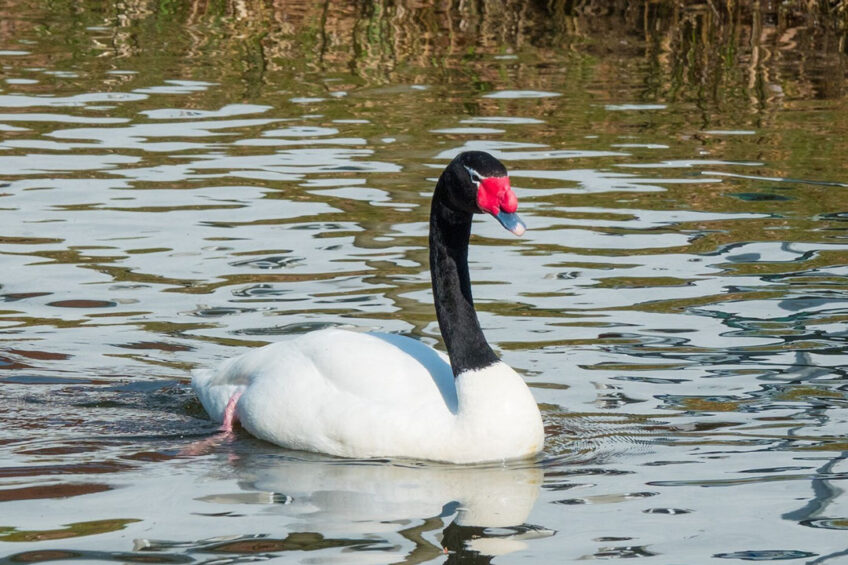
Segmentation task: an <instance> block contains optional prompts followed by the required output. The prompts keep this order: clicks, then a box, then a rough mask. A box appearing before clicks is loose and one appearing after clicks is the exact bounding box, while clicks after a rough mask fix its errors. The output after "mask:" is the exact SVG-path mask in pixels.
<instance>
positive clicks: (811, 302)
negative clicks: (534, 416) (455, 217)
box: [0, 0, 848, 563]
mask: <svg viewBox="0 0 848 565" xmlns="http://www.w3.org/2000/svg"><path fill="white" fill-rule="evenodd" d="M425 4H426V5H421V6H417V5H416V6H413V5H407V4H402V5H401V4H396V3H391V2H371V3H360V4H355V5H347V4H342V3H328V4H326V5H324V4H314V3H310V2H282V3H275V4H273V5H271V4H268V3H241V2H220V3H199V2H185V3H170V2H158V1H154V0H144V1H139V2H129V3H116V4H112V5H109V6H105V7H104V6H102V5H101V4H100V3H90V2H62V1H60V2H53V3H51V5H50V6H49V7H45V6H41V5H40V4H37V3H28V2H19V1H15V2H11V3H7V4H6V5H3V6H0V15H2V17H0V265H2V270H0V273H1V274H0V395H2V399H3V410H2V413H3V414H4V416H3V426H2V431H0V551H1V553H0V563H20V562H42V561H69V560H75V561H92V562H96V561H119V562H139V561H144V562H162V563H192V562H207V561H226V562H241V561H256V560H266V559H272V558H278V559H285V560H287V561H292V562H317V561H322V562H324V561H346V562H347V561H356V562H363V561H367V562H369V563H377V562H379V563H394V562H413V563H421V562H460V561H461V562H468V561H470V562H481V563H487V562H502V563H503V562H510V560H515V559H525V558H529V559H535V560H538V561H539V562H542V563H547V562H562V561H563V559H565V560H566V561H575V560H578V559H615V558H629V559H636V560H637V561H638V560H642V561H646V562H647V561H648V560H651V561H656V560H658V559H659V560H660V561H662V562H681V563H684V562H685V563H703V562H706V561H707V560H717V559H723V560H783V559H794V560H802V561H803V562H809V563H838V562H840V560H844V559H845V558H846V555H848V554H846V550H845V543H844V531H845V530H846V528H848V506H847V505H846V499H845V496H844V493H843V491H844V487H843V484H844V481H845V479H846V476H848V464H846V459H848V456H846V453H848V443H847V442H846V439H845V438H846V435H848V411H847V410H848V381H846V373H845V369H844V367H845V366H846V365H848V358H846V354H845V340H846V331H845V329H844V328H845V322H846V321H848V309H846V307H845V305H844V304H845V299H846V291H845V288H846V276H848V240H846V234H845V230H846V225H845V219H846V217H848V210H846V208H845V204H844V203H845V196H844V190H845V188H846V186H848V165H846V161H845V159H844V157H843V156H844V155H845V154H846V153H848V143H846V140H848V135H847V134H848V122H846V116H848V108H847V107H846V96H845V84H846V73H845V69H846V68H847V67H846V60H845V58H846V43H845V31H846V28H848V26H846V24H848V21H846V19H845V17H846V12H845V10H844V9H842V8H840V7H839V6H834V7H830V5H828V6H825V5H824V4H822V5H821V6H818V5H817V6H813V4H812V3H808V4H806V5H802V4H793V3H780V4H774V5H772V4H753V5H750V6H749V5H748V4H744V3H743V4H744V5H738V4H733V5H731V6H730V7H729V8H728V7H725V6H718V5H717V4H716V5H713V4H709V5H702V4H695V3H683V2H679V3H648V4H638V5H636V4H633V5H631V4H628V3H620V4H611V5H606V4H604V5H601V3H597V2H580V3H563V2H548V3H529V4H528V3H525V2H511V1H510V2H504V3H486V2H484V3H470V4H467V3H461V4H457V5H456V6H451V7H450V9H447V8H445V7H443V6H441V5H438V4H432V5H431V4H427V3H425ZM822 10H823V11H822ZM465 149H484V150H486V151H490V152H492V153H494V154H495V155H497V156H498V157H499V158H501V159H502V160H503V161H504V162H505V164H506V165H507V166H508V167H509V169H510V171H511V177H512V179H513V184H514V186H515V188H516V192H517V194H518V196H519V199H520V202H521V210H522V211H521V213H522V216H523V217H524V219H525V221H526V222H527V224H528V227H529V231H528V233H527V234H526V235H525V237H524V238H522V239H506V238H505V237H504V234H502V233H501V230H500V228H499V227H498V226H496V225H494V224H493V223H491V222H484V221H481V222H479V223H476V224H475V226H474V231H475V237H474V240H473V244H472V249H471V252H470V255H471V257H470V258H471V268H472V278H473V280H474V283H475V298H476V300H477V303H478V309H479V311H480V319H481V323H482V325H483V328H484V330H485V331H486V334H487V336H488V338H489V340H490V341H491V342H492V344H493V346H494V347H495V348H496V349H497V351H498V352H499V353H500V354H501V355H502V356H503V357H504V359H505V360H506V361H507V362H508V363H509V364H510V365H512V366H513V367H515V368H516V369H517V370H518V371H520V372H521V373H522V374H523V375H524V376H525V377H526V379H527V381H528V383H529V384H530V386H531V387H532V390H533V392H534V395H535V396H536V398H537V400H538V401H539V402H540V405H541V406H542V409H543V415H544V418H545V423H546V429H547V443H546V449H545V453H544V454H543V455H542V456H541V457H540V459H539V460H538V461H534V462H524V463H522V464H515V465H506V466H502V467H497V466H496V467H471V468H455V467H444V466H438V465H425V464H418V463H414V462H404V461H355V462H350V461H340V460H332V459H327V458H324V457H320V456H308V455H305V454H296V453H290V452H283V451H281V450H279V449H277V448H274V447H272V446H268V445H265V444H262V443H261V442H258V441H255V440H253V439H251V438H250V437H248V436H247V435H245V434H237V435H235V436H233V437H220V436H218V435H216V434H215V425H214V424H212V423H211V422H209V421H208V420H207V419H206V417H205V414H204V412H203V410H202V408H201V407H200V406H199V404H198V403H197V401H196V400H195V399H194V398H193V395H192V394H191V392H190V390H189V389H188V387H187V385H186V382H187V378H188V374H189V371H190V370H191V369H192V368H195V367H199V366H209V365H212V364H216V363H217V362H218V361H219V360H220V359H222V358H225V357H227V356H231V355H234V354H236V353H239V352H242V351H243V350H244V349H245V348H246V347H251V346H255V345H259V344H262V343H265V342H267V341H270V340H273V339H276V338H278V337H279V336H285V335H289V334H293V333H300V332H303V331H309V330H311V329H318V328H322V327H327V326H335V325H341V326H346V327H355V328H360V329H368V330H376V331H383V332H396V333H403V334H407V335H414V336H415V337H417V338H419V339H422V340H423V341H425V342H426V343H428V344H432V345H435V346H439V342H440V336H439V333H438V329H437V327H436V325H435V322H434V313H433V309H432V305H431V297H430V285H429V278H428V277H429V275H428V270H427V250H426V230H427V225H426V214H427V209H428V206H429V196H430V193H431V190H432V186H433V184H434V182H435V177H436V176H437V175H438V174H439V172H440V170H441V168H442V167H444V165H445V163H446V162H447V160H448V159H450V158H451V157H452V156H453V155H455V154H456V153H458V152H459V151H462V150H465ZM445 550H447V553H445ZM507 554H509V555H508V556H506V557H502V556H504V555H507Z"/></svg>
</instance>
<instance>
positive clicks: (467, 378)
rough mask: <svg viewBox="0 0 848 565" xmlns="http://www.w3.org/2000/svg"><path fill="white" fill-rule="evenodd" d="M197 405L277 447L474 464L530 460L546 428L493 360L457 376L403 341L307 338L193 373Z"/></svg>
mask: <svg viewBox="0 0 848 565" xmlns="http://www.w3.org/2000/svg"><path fill="white" fill-rule="evenodd" d="M192 386H193V387H194V390H195V391H196V393H197V395H198V397H199V398H200V401H201V403H202V404H203V407H204V408H205V409H206V411H207V412H208V413H209V415H210V416H211V417H212V418H213V419H214V420H217V421H219V422H220V421H223V420H224V415H225V410H226V407H227V404H228V402H229V401H230V399H231V398H233V397H234V396H235V395H238V394H239V393H241V396H240V397H239V398H238V402H237V404H236V405H235V415H236V417H237V419H238V420H239V422H241V425H242V426H243V427H244V428H245V429H246V430H247V431H248V432H250V433H251V434H252V435H254V436H256V437H258V438H260V439H264V440H266V441H269V442H272V443H275V444H277V445H280V446H283V447H287V448H291V449H301V450H306V451H317V452H322V453H328V454H331V455H338V456H343V457H362V458H365V457H408V458H415V459H428V460H436V461H448V462H453V463H475V462H483V461H500V460H506V459H516V458H522V457H529V456H532V455H534V454H536V453H538V452H539V451H540V450H541V449H542V445H543V442H544V430H543V427H542V421H541V416H540V414H539V409H538V407H537V405H536V402H535V400H534V399H533V396H532V395H531V394H530V391H529V389H528V388H527V385H526V384H525V383H524V380H523V379H522V378H521V377H520V376H519V375H518V374H517V373H516V372H515V371H513V370H512V369H511V368H510V367H509V366H507V365H506V364H504V363H502V362H496V363H494V364H493V365H490V366H488V367H486V368H484V369H477V370H471V371H465V372H463V373H461V374H459V375H458V376H457V377H456V378H455V379H454V376H453V373H452V372H451V367H450V364H449V361H448V359H447V357H446V356H445V355H443V354H441V353H438V352H436V351H435V350H433V349H431V348H429V347H428V346H426V345H424V344H422V343H420V342H418V341H416V340H414V339H411V338H405V337H402V336H396V335H388V334H366V333H358V332H352V331H346V330H340V329H327V330H320V331H315V332H311V333H308V334H304V335H301V336H297V337H294V338H292V339H289V340H286V341H281V342H278V343H274V344H271V345H267V346H265V347H261V348H259V349H255V350H252V351H250V352H248V353H246V354H244V355H242V356H240V357H236V358H234V359H230V360H227V361H225V362H224V363H223V364H222V365H221V366H220V367H219V368H218V369H217V370H216V371H206V372H197V373H195V375H194V377H193V379H192Z"/></svg>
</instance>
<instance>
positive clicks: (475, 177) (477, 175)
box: [465, 167, 483, 184]
mask: <svg viewBox="0 0 848 565" xmlns="http://www.w3.org/2000/svg"><path fill="white" fill-rule="evenodd" d="M465 170H466V171H468V174H469V176H471V182H473V183H474V184H480V181H482V180H483V177H482V176H480V173H478V172H477V171H475V170H474V169H472V168H471V167H465Z"/></svg>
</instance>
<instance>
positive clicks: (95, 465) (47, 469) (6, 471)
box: [0, 461, 133, 478]
mask: <svg viewBox="0 0 848 565" xmlns="http://www.w3.org/2000/svg"><path fill="white" fill-rule="evenodd" d="M132 468H133V466H132V465H128V464H125V463H118V462H116V461H91V462H88V463H71V464H67V465H19V466H15V467H0V478H9V477H35V476H44V475H88V474H99V473H118V472H121V471H126V470H128V469H132Z"/></svg>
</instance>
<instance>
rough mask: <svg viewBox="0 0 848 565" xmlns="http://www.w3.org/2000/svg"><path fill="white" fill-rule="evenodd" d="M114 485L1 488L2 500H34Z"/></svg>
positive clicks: (90, 491)
mask: <svg viewBox="0 0 848 565" xmlns="http://www.w3.org/2000/svg"><path fill="white" fill-rule="evenodd" d="M111 489H112V487H110V486H109V485H104V484H96V483H85V484H59V485H43V486H37V487H23V488H9V489H0V502H8V501H10V500H33V499H36V498H68V497H71V496H80V495H82V494H92V493H95V492H104V491H107V490H111Z"/></svg>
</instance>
